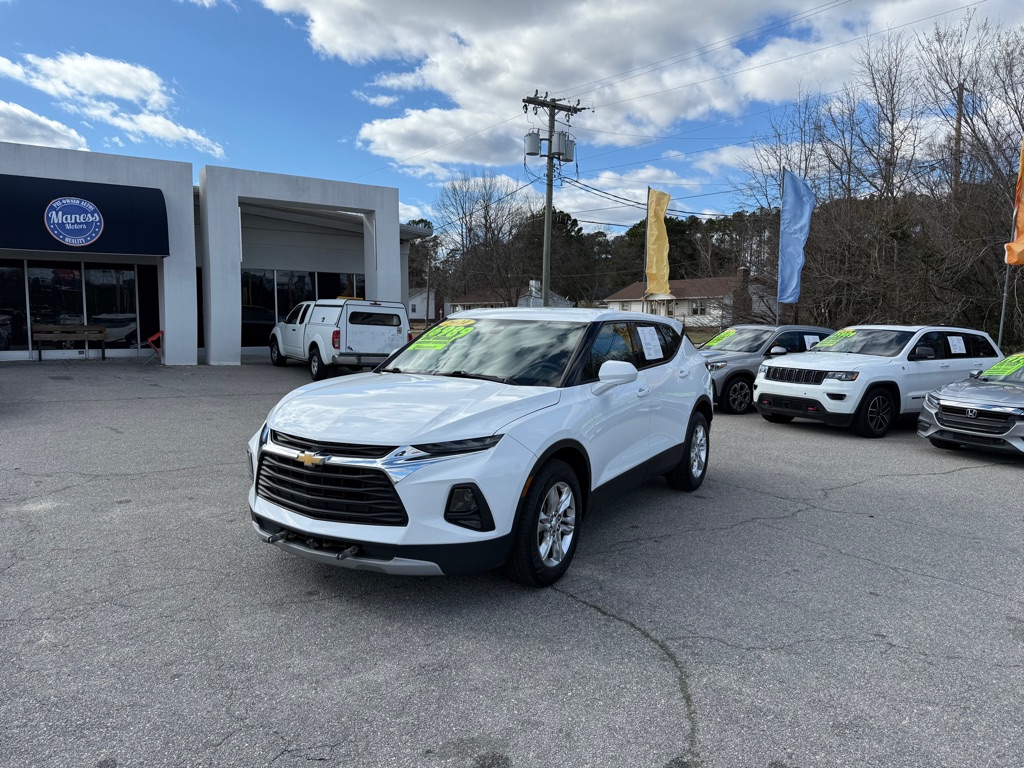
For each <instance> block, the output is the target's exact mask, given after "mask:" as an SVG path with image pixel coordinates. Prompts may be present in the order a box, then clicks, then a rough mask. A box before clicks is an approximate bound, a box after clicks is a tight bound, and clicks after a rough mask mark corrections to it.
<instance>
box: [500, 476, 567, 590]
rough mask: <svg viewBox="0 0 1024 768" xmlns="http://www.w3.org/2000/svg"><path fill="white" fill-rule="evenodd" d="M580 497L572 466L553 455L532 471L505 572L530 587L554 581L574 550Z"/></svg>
mask: <svg viewBox="0 0 1024 768" xmlns="http://www.w3.org/2000/svg"><path fill="white" fill-rule="evenodd" d="M582 503H583V497H582V496H581V494H580V486H579V482H578V481H577V480H576V473H575V472H573V471H572V467H570V466H569V465H568V464H566V463H565V462H564V461H560V460H558V459H553V460H551V461H549V462H548V463H547V464H545V465H544V466H543V467H541V468H540V470H539V471H538V472H537V474H536V475H534V477H533V480H532V482H531V483H530V487H529V490H528V491H527V492H526V497H525V498H524V499H523V505H522V507H521V509H520V513H519V521H518V525H517V526H516V528H515V537H514V539H513V542H512V556H511V557H510V558H509V560H508V562H507V563H506V564H505V573H506V574H507V575H508V576H509V578H511V579H512V580H514V581H518V582H519V583H520V584H526V585H527V586H531V587H546V586H549V585H551V584H554V583H555V582H556V581H558V579H560V578H561V577H562V575H563V574H564V573H565V572H566V570H567V569H568V568H569V563H570V562H572V556H573V555H574V554H575V553H576V538H577V531H578V524H579V516H580V514H581V513H582V511H583V507H582Z"/></svg>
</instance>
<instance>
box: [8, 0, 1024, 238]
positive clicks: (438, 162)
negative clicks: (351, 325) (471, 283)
mask: <svg viewBox="0 0 1024 768" xmlns="http://www.w3.org/2000/svg"><path fill="white" fill-rule="evenodd" d="M974 8H975V13H976V15H977V17H979V18H981V17H987V18H988V19H990V20H991V21H993V22H997V23H1003V24H1021V23H1024V3H1021V2H1020V0H985V1H984V2H981V3H976V4H975V5H974ZM965 12H966V11H965V3H964V2H962V0H961V1H958V0H946V1H945V2H943V1H942V0H898V1H890V2H884V1H882V0H832V2H828V1H827V0H805V1H804V2H800V1H798V0H790V1H786V0H764V1H763V2H758V1H755V0H718V1H717V2H714V3H695V2H680V1H678V0H673V1H671V2H667V3H666V2H654V1H653V0H624V1H620V0H565V1H564V2H562V3H551V2H536V1H535V0H521V1H520V2H516V3H508V2H493V1H492V0H434V1H433V2H428V3H425V2H422V0H420V1H419V2H410V1H409V0H89V1H88V2H79V1H73V0H0V141H14V142H20V143H28V144H38V145H44V146H57V147H65V148H71V149H79V150H83V151H92V152H107V153H113V154H123V155H132V156H138V157H150V158H160V159H168V160H178V161H185V162H189V163H192V164H193V167H194V169H195V172H196V173H197V174H198V171H199V169H200V168H201V167H202V166H204V165H224V166H229V167H235V168H245V169H252V170H261V171H271V172H276V173H286V174H296V175H303V176H315V177H321V178H328V179H336V180H341V181H354V182H359V183H365V184H378V185H383V186H390V187H397V188H398V189H399V196H400V200H401V203H402V218H403V221H404V220H409V219H412V218H418V217H425V218H429V219H433V220H435V221H436V220H437V218H436V216H435V215H434V212H433V211H432V208H431V206H432V204H433V203H434V201H435V200H436V198H437V194H438V190H439V188H440V185H442V184H443V183H444V181H445V180H446V179H449V178H451V177H452V175H453V174H457V173H468V174H471V175H472V174H475V173H478V172H480V171H482V170H487V171H489V172H491V173H493V174H497V175H500V176H507V177H508V179H509V180H510V181H511V182H514V183H515V184H516V185H517V186H519V185H523V184H527V183H529V182H530V180H531V178H532V179H535V181H534V183H533V185H532V190H533V192H534V193H535V194H536V195H537V197H538V199H541V196H542V194H543V186H542V182H541V181H540V178H541V177H542V174H543V166H542V163H541V161H539V160H536V159H534V160H531V161H530V162H529V164H528V168H529V170H527V169H526V168H524V157H523V141H522V137H523V135H524V134H525V133H526V132H527V131H528V130H530V129H531V128H532V127H541V128H545V129H546V122H545V121H544V120H542V119H541V118H540V117H535V116H533V115H532V114H524V113H523V105H522V98H523V97H525V96H530V95H533V93H534V91H535V90H538V89H539V91H540V93H541V94H542V95H543V94H544V93H545V92H549V93H550V94H551V95H552V96H558V97H568V98H571V99H572V100H573V101H575V99H577V98H579V99H580V101H581V105H582V106H586V107H588V108H589V109H588V110H587V111H585V112H583V113H581V114H579V115H577V116H576V117H574V118H573V120H572V126H571V128H570V129H569V130H570V132H571V133H572V134H573V136H574V137H575V139H576V142H577V144H576V162H575V163H574V164H572V165H567V166H565V168H564V169H563V173H564V174H565V175H568V176H571V177H573V178H574V179H578V180H579V181H580V182H582V183H583V184H585V185H587V187H590V188H592V189H591V190H588V189H586V188H580V187H576V186H568V185H566V186H559V187H558V188H557V189H556V192H555V205H556V206H557V207H559V208H561V209H562V210H567V211H570V212H572V213H573V214H574V215H575V216H577V218H579V219H580V220H583V221H586V222H593V224H591V225H590V226H592V227H599V228H603V229H606V230H607V231H609V232H616V231H621V229H618V228H617V227H614V226H609V225H620V226H623V225H624V226H628V225H630V224H632V223H635V222H636V221H638V220H639V219H641V218H642V217H643V211H642V210H639V209H637V208H634V207H630V206H628V205H623V204H621V203H620V202H618V201H616V200H614V199H608V198H607V197H601V196H598V195H596V194H595V193H594V192H593V190H600V191H601V192H603V193H605V194H606V195H611V196H613V197H615V198H621V199H625V200H632V201H636V202H638V203H639V202H642V201H643V200H644V198H645V194H646V187H647V186H652V187H655V188H658V189H662V190H664V191H666V192H669V193H670V194H671V195H672V197H673V199H672V202H671V204H670V207H671V209H673V210H676V211H683V210H685V211H694V212H701V213H704V212H706V213H721V212H730V211H732V210H735V209H736V208H737V207H742V205H743V201H742V200H740V199H738V198H737V196H736V194H735V193H734V192H733V191H732V190H733V184H734V181H735V180H736V179H739V178H741V176H742V172H741V166H742V163H743V161H744V159H745V157H747V156H748V153H749V147H750V145H749V139H750V138H751V137H752V136H753V135H754V134H755V133H756V132H757V131H759V130H763V129H764V121H765V111H766V110H769V109H779V108H782V107H784V105H785V104H786V103H788V102H789V101H790V100H791V99H793V98H794V96H795V95H796V94H797V91H798V89H800V88H803V89H804V90H807V89H811V90H817V89H819V88H820V89H821V90H823V91H825V92H829V91H832V90H835V89H836V88H838V87H839V86H840V85H841V84H842V83H843V82H844V81H846V80H848V79H849V78H850V76H851V72H852V70H853V66H854V64H853V57H854V55H855V54H856V52H857V46H858V44H859V42H858V39H859V38H862V37H863V36H864V35H865V34H870V33H873V32H880V31H882V30H885V29H893V28H899V29H905V30H906V31H907V32H908V33H911V34H912V33H914V32H924V31H926V30H927V29H928V28H929V27H930V26H931V25H933V24H934V23H935V22H936V21H939V22H942V21H946V20H948V21H956V20H957V19H959V18H960V17H962V16H963V14H964V13H965ZM938 14H946V15H945V16H938Z"/></svg>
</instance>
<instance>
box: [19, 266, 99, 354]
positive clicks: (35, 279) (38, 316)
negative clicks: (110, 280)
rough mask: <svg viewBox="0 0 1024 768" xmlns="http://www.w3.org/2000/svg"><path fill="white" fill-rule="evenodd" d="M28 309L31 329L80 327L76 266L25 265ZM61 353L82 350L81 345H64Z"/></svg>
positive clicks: (79, 284)
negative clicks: (39, 327) (37, 327)
mask: <svg viewBox="0 0 1024 768" xmlns="http://www.w3.org/2000/svg"><path fill="white" fill-rule="evenodd" d="M28 264H29V266H28V269H27V270H26V272H27V275H28V305H29V313H30V316H31V322H32V325H83V324H84V322H85V317H84V315H83V303H82V302H83V299H82V269H81V267H82V265H81V263H80V262H60V261H47V262H38V261H34V262H29V263H28ZM61 346H62V347H63V348H64V349H84V348H85V342H84V341H65V342H62V343H61Z"/></svg>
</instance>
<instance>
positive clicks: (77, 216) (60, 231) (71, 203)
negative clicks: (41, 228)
mask: <svg viewBox="0 0 1024 768" xmlns="http://www.w3.org/2000/svg"><path fill="white" fill-rule="evenodd" d="M44 219H45V221H46V229H47V230H48V231H49V233H50V234H51V235H53V236H54V237H55V238H56V239H57V240H59V241H60V242H62V243H64V245H72V246H75V247H76V248H77V247H81V246H83V245H91V244H92V243H95V242H96V241H97V240H98V239H99V237H100V235H102V234H103V215H102V214H101V213H100V209H99V208H97V207H96V206H95V205H93V204H92V203H90V202H89V201H88V200H83V199H81V198H80V197H58V198H57V199H56V200H54V201H53V202H51V203H50V204H49V205H48V206H46V214H45V216H44Z"/></svg>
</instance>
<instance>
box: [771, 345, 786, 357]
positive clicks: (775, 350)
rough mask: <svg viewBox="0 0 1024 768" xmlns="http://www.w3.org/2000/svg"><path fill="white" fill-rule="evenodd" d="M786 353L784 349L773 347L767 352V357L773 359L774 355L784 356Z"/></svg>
mask: <svg viewBox="0 0 1024 768" xmlns="http://www.w3.org/2000/svg"><path fill="white" fill-rule="evenodd" d="M786 351H787V350H786V348H785V347H780V346H778V345H775V346H774V347H772V348H771V349H769V350H768V356H769V357H775V356H776V355H784V354H786Z"/></svg>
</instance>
